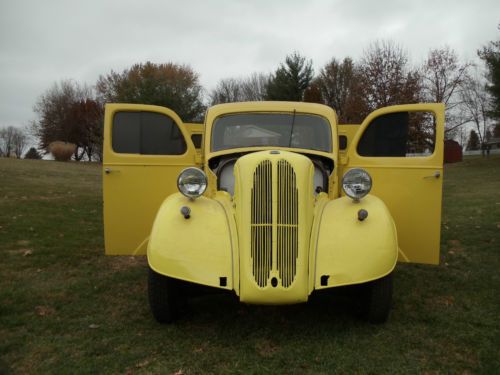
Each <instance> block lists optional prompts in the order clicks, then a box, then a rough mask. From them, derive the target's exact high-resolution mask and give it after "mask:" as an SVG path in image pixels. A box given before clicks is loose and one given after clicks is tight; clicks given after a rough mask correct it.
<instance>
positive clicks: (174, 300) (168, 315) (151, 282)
mask: <svg viewBox="0 0 500 375" xmlns="http://www.w3.org/2000/svg"><path fill="white" fill-rule="evenodd" d="M148 270H149V272H148V298H149V306H150V308H151V312H152V313H153V316H154V318H155V319H156V320H157V321H158V322H159V323H172V322H174V321H175V320H176V319H177V318H178V317H179V300H180V296H179V295H180V293H179V283H178V281H177V280H175V279H172V278H170V277H167V276H164V275H161V274H159V273H157V272H155V271H153V270H152V269H151V268H149V269H148Z"/></svg>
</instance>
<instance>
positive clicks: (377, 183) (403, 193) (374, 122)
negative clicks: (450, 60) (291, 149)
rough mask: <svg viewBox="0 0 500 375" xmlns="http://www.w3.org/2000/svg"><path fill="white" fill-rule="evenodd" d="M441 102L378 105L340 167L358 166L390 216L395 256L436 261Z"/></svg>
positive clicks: (419, 260)
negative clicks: (395, 241)
mask: <svg viewBox="0 0 500 375" xmlns="http://www.w3.org/2000/svg"><path fill="white" fill-rule="evenodd" d="M444 110H445V107H444V105H443V104H411V105H398V106H392V107H385V108H381V109H379V110H377V111H374V112H373V113H371V114H370V115H369V116H368V117H367V118H366V119H365V120H364V121H363V123H362V124H361V126H360V128H359V130H358V132H357V133H356V136H355V137H354V139H353V142H352V143H351V145H350V146H349V149H348V160H347V164H346V165H345V166H344V168H343V169H344V171H347V170H348V169H351V168H363V169H365V170H366V171H368V173H370V175H371V176H372V180H373V187H372V191H371V194H373V195H375V196H377V197H379V198H381V199H382V200H383V201H384V202H385V204H386V205H387V207H388V208H389V211H390V212H391V214H392V217H393V218H394V221H395V223H396V229H397V233H398V242H399V248H400V253H399V260H400V261H406V262H416V263H430V264H438V263H439V248H440V231H441V194H442V180H443V148H444V140H443V137H444Z"/></svg>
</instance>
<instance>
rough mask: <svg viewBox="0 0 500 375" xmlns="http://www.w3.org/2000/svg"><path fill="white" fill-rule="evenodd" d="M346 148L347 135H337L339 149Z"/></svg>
mask: <svg viewBox="0 0 500 375" xmlns="http://www.w3.org/2000/svg"><path fill="white" fill-rule="evenodd" d="M345 149H347V137H346V136H345V135H339V150H341V151H343V150H345Z"/></svg>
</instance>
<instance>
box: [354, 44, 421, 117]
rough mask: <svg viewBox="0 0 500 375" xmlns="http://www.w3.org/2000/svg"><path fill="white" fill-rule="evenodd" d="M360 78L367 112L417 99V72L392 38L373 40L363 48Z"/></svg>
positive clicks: (418, 91)
mask: <svg viewBox="0 0 500 375" xmlns="http://www.w3.org/2000/svg"><path fill="white" fill-rule="evenodd" d="M360 80H361V83H362V90H363V92H364V96H365V99H366V101H367V106H368V108H369V110H370V111H371V110H374V109H377V108H380V107H386V106H389V105H394V104H403V103H417V102H419V100H420V91H421V87H420V86H421V79H420V74H419V72H418V71H417V70H416V69H412V68H411V67H410V66H409V63H408V54H407V53H406V51H404V50H403V48H402V47H401V46H399V45H397V44H396V43H394V42H392V41H376V42H374V43H372V44H371V45H370V46H369V47H368V48H367V49H366V50H365V51H364V55H363V57H362V59H361V63H360Z"/></svg>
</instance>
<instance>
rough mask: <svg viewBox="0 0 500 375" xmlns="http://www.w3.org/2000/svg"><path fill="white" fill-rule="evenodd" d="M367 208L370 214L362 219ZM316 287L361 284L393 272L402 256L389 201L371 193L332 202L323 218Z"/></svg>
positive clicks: (320, 224)
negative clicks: (356, 200)
mask: <svg viewBox="0 0 500 375" xmlns="http://www.w3.org/2000/svg"><path fill="white" fill-rule="evenodd" d="M361 209H364V210H366V211H367V212H368V217H367V218H366V219H365V220H363V221H360V220H358V211H359V210H361ZM319 220H320V222H319V230H318V235H317V242H316V261H315V264H316V267H315V268H316V269H315V274H314V286H315V289H324V288H330V287H335V286H341V285H348V284H359V283H364V282H367V281H371V280H375V279H378V278H380V277H382V276H385V275H387V274H389V273H390V272H392V270H393V269H394V267H395V265H396V261H397V259H398V241H397V233H396V226H395V224H394V220H393V219H392V216H391V214H390V213H389V210H388V209H387V207H386V205H385V204H384V203H383V202H382V200H380V199H379V198H377V197H375V196H373V195H367V196H366V197H364V198H363V199H361V201H360V202H358V203H355V202H354V201H353V200H352V199H350V198H348V197H342V198H339V199H335V200H333V201H330V202H328V203H327V204H326V205H325V206H324V209H323V212H322V214H321V216H320V218H319Z"/></svg>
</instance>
